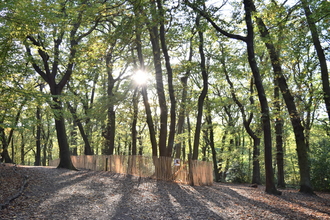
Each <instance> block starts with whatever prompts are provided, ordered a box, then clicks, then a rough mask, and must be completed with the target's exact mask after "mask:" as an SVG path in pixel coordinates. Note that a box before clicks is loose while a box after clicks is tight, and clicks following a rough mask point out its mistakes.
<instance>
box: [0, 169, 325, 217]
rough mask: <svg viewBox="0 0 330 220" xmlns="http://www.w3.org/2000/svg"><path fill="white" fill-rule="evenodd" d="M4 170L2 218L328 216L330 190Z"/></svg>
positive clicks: (85, 172) (86, 172) (0, 185)
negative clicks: (275, 190)
mask: <svg viewBox="0 0 330 220" xmlns="http://www.w3.org/2000/svg"><path fill="white" fill-rule="evenodd" d="M10 169H12V168H8V167H3V166H1V168H0V195H1V197H0V204H1V203H2V202H3V201H4V200H5V197H8V196H10V195H12V194H13V193H16V192H17V190H19V188H20V182H21V180H22V178H21V177H20V175H21V176H22V175H24V176H28V185H27V186H26V188H24V190H23V194H22V195H21V196H19V197H18V198H16V199H15V200H13V201H12V202H10V204H9V205H8V206H7V207H6V208H4V209H3V210H0V219H61V220H62V219H70V220H71V219H107V220H109V219H116V220H117V219H125V220H126V219H127V220H129V219H134V220H135V219H157V220H159V219H203V220H205V219H276V220H278V219H330V194H326V193H317V196H307V195H304V194H301V193H299V192H297V191H296V190H292V189H286V190H282V192H283V194H282V195H281V196H273V195H268V194H266V193H265V192H264V188H263V187H262V186H261V187H258V188H251V187H249V186H248V185H238V184H223V183H215V184H214V185H213V186H209V187H191V186H187V185H179V184H176V183H170V182H163V181H155V180H152V179H139V178H136V177H133V176H124V175H120V174H113V173H109V172H97V171H89V170H81V171H69V170H64V169H55V168H49V167H18V168H16V170H17V172H16V173H13V174H11V172H10Z"/></svg>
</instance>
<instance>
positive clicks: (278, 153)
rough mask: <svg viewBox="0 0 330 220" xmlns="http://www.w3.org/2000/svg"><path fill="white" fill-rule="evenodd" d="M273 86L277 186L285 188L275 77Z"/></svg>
mask: <svg viewBox="0 0 330 220" xmlns="http://www.w3.org/2000/svg"><path fill="white" fill-rule="evenodd" d="M274 81H275V88H274V99H275V102H274V107H275V111H276V112H275V115H276V119H275V135H276V139H275V140H276V144H275V145H276V162H277V186H278V187H280V188H285V180H284V149H283V123H284V121H283V119H282V118H281V117H280V112H281V102H280V94H279V93H280V91H279V88H278V86H277V80H276V79H275V80H274Z"/></svg>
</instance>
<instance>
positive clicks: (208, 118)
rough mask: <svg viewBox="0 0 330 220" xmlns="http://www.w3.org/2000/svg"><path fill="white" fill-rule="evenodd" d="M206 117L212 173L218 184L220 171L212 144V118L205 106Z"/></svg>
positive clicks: (208, 108) (208, 107) (209, 110)
mask: <svg viewBox="0 0 330 220" xmlns="http://www.w3.org/2000/svg"><path fill="white" fill-rule="evenodd" d="M206 109H207V116H206V121H207V125H208V127H209V132H210V133H209V138H208V141H209V144H210V148H211V151H212V161H213V171H214V179H215V181H216V182H219V181H220V180H221V177H220V170H219V167H218V160H217V151H216V150H215V144H214V130H213V123H212V116H211V109H210V106H209V105H207V108H206Z"/></svg>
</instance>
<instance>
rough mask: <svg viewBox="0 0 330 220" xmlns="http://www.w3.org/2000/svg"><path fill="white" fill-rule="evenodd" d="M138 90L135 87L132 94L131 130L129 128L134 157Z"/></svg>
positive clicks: (135, 150) (135, 151)
mask: <svg viewBox="0 0 330 220" xmlns="http://www.w3.org/2000/svg"><path fill="white" fill-rule="evenodd" d="M138 89H139V87H136V88H135V90H134V94H133V101H132V102H133V121H132V128H131V132H132V133H131V135H132V155H136V153H137V144H136V142H137V130H136V124H137V118H138V111H139V109H138V103H139V96H138V94H139V93H138Z"/></svg>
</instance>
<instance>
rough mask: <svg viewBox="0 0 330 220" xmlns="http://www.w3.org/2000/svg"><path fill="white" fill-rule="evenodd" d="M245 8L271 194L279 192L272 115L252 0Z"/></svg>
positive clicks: (267, 190) (269, 191) (250, 60)
mask: <svg viewBox="0 0 330 220" xmlns="http://www.w3.org/2000/svg"><path fill="white" fill-rule="evenodd" d="M244 9H245V13H246V14H245V22H246V26H247V32H248V34H247V37H246V44H247V52H248V60H249V64H250V67H251V70H252V73H253V76H254V80H255V85H256V88H257V91H258V98H259V102H260V106H261V114H262V116H261V117H262V123H263V131H264V145H265V146H264V147H265V149H264V153H265V169H266V192H267V193H271V194H279V192H278V191H277V189H276V187H275V184H274V173H273V168H272V166H273V164H272V138H271V126H270V115H269V107H268V101H267V98H266V93H265V90H264V87H263V84H262V79H261V75H260V73H259V69H258V65H257V62H256V57H255V53H254V42H253V41H254V33H253V32H254V31H253V25H252V18H251V12H252V9H253V2H252V0H244Z"/></svg>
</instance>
